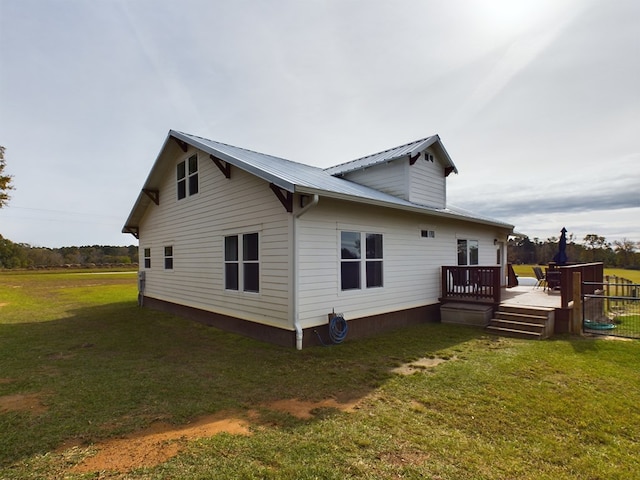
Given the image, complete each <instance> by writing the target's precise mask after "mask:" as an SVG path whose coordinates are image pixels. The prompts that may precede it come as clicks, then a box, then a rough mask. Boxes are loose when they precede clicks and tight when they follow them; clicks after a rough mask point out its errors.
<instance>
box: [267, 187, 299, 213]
mask: <svg viewBox="0 0 640 480" xmlns="http://www.w3.org/2000/svg"><path fill="white" fill-rule="evenodd" d="M269 187H270V188H271V190H273V193H275V194H276V197H278V200H280V203H281V204H282V206H283V207H284V208H285V209H286V210H287V212H289V213H291V212H293V193H291V192H289V191H287V190H283V189H282V188H280V187H278V186H277V185H275V184H274V183H270V184H269Z"/></svg>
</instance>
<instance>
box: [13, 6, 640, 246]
mask: <svg viewBox="0 0 640 480" xmlns="http://www.w3.org/2000/svg"><path fill="white" fill-rule="evenodd" d="M169 129H175V130H180V131H184V132H188V133H192V134H196V135H200V136H203V137H206V138H210V139H213V140H217V141H221V142H224V143H229V144H232V145H237V146H241V147H245V148H250V149H253V150H257V151H260V152H264V153H269V154H273V155H277V156H281V157H284V158H287V159H290V160H295V161H298V162H302V163H307V164H310V165H316V166H320V167H328V166H331V165H334V164H337V163H341V162H344V161H347V160H351V159H354V158H357V157H360V156H363V155H366V154H370V153H374V152H377V151H381V150H385V149H387V148H390V147H394V146H397V145H401V144H404V143H407V142H410V141H412V140H416V139H419V138H423V137H426V136H428V135H431V134H434V133H437V134H439V135H440V138H441V139H442V141H443V143H444V145H445V147H446V148H447V150H448V152H449V154H450V155H451V157H452V158H453V160H454V162H455V163H456V165H457V167H458V170H459V174H458V175H451V176H450V177H449V179H450V180H449V190H448V201H449V203H450V204H452V205H456V206H458V207H462V208H467V209H469V210H472V211H474V212H477V213H478V214H481V215H485V216H492V217H495V218H497V219H500V220H505V221H508V222H510V223H513V224H514V225H515V226H516V230H517V231H518V232H521V233H525V234H527V235H529V236H530V237H531V238H535V237H538V238H541V239H546V238H549V237H552V236H558V235H559V231H560V229H561V228H562V227H566V228H567V229H568V231H569V232H570V233H573V234H574V235H575V237H576V238H577V239H578V240H581V239H582V238H583V237H584V236H585V235H586V234H589V233H596V234H598V235H602V236H605V237H606V238H607V239H608V240H610V241H613V240H616V239H623V238H627V239H630V240H634V241H640V2H639V1H638V0H519V1H512V0H482V1H480V0H447V1H444V0H437V1H436V0H402V1H399V0H396V1H391V0H387V1H384V0H366V1H365V0H304V1H301V0H269V1H267V0H263V1H260V0H234V1H222V0H100V1H98V0H57V1H52V0H0V145H4V146H5V147H6V149H7V150H6V160H7V169H6V171H5V173H9V174H11V175H13V176H14V184H15V188H16V189H15V191H13V192H12V199H11V201H10V205H9V207H7V208H3V209H1V210H0V234H2V235H3V236H4V237H5V238H9V239H10V240H12V241H14V242H24V243H29V244H32V245H38V246H48V247H58V246H69V245H92V244H112V245H127V244H131V243H135V242H136V241H135V239H134V238H133V237H132V236H130V235H124V234H122V233H120V230H121V228H122V225H123V223H124V221H125V220H126V218H127V216H128V214H129V211H130V209H131V207H132V205H133V203H134V201H135V198H136V197H137V195H138V192H139V190H140V188H141V187H142V184H143V182H144V180H145V178H146V176H147V174H148V172H149V170H150V168H151V165H152V164H153V162H154V160H155V158H156V156H157V154H158V152H159V150H160V147H161V145H162V143H163V142H164V140H165V137H166V135H167V132H168V131H169Z"/></svg>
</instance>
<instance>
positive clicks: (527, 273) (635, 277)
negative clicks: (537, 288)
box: [513, 265, 640, 283]
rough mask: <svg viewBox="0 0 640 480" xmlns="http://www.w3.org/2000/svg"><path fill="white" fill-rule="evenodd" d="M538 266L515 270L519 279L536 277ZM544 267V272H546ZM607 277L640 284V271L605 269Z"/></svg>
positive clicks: (516, 268) (515, 266)
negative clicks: (534, 272)
mask: <svg viewBox="0 0 640 480" xmlns="http://www.w3.org/2000/svg"><path fill="white" fill-rule="evenodd" d="M535 266H537V265H513V270H514V271H515V272H516V275H518V276H519V277H535V275H534V274H533V267H535ZM544 268H545V267H544V266H543V268H542V270H543V271H544ZM604 274H605V275H615V276H617V277H622V278H626V279H627V280H631V281H632V282H633V283H640V270H628V269H626V268H605V269H604Z"/></svg>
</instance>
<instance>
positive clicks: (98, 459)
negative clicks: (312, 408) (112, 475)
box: [72, 414, 250, 473]
mask: <svg viewBox="0 0 640 480" xmlns="http://www.w3.org/2000/svg"><path fill="white" fill-rule="evenodd" d="M223 432H226V433H231V434H234V435H249V433H250V432H249V424H248V423H247V422H246V421H245V420H243V419H240V418H234V417H227V416H226V415H220V414H218V415H210V416H207V417H202V418H200V419H199V420H197V421H195V422H193V423H190V424H188V425H185V426H182V427H176V426H175V425H170V424H168V423H164V422H159V423H156V424H154V425H152V426H151V427H149V428H148V429H146V430H143V431H141V432H138V433H136V434H133V435H129V436H127V437H124V438H118V439H114V440H108V441H106V442H103V443H99V444H97V445H95V448H96V449H97V450H98V453H97V454H96V455H94V456H92V457H89V458H86V459H85V460H84V461H83V462H82V463H80V464H78V465H76V466H75V467H74V468H73V469H72V471H74V472H78V473H88V472H96V471H102V470H115V471H118V472H128V471H131V470H133V469H135V468H140V467H152V466H154V465H158V464H160V463H162V462H165V461H167V460H168V459H170V458H171V457H173V456H175V455H177V454H178V453H179V451H180V450H181V449H182V448H184V446H185V445H186V442H187V441H189V440H194V439H198V438H205V437H211V436H213V435H216V434H218V433H223Z"/></svg>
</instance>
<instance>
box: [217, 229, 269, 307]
mask: <svg viewBox="0 0 640 480" xmlns="http://www.w3.org/2000/svg"><path fill="white" fill-rule="evenodd" d="M253 233H255V234H257V235H258V260H247V261H246V262H245V261H244V259H243V254H244V251H243V241H244V238H243V237H244V236H245V235H251V234H253ZM227 237H238V244H237V248H238V252H237V253H238V260H227V259H226V257H225V254H226V246H225V242H226V239H227ZM231 263H233V264H237V265H238V289H237V290H235V289H230V288H227V277H226V275H227V274H226V265H227V264H231ZM245 263H252V264H257V265H258V291H257V292H254V291H251V290H245V289H244V268H243V266H244V264H245ZM222 264H223V270H222V286H223V288H222V290H223V292H225V293H228V294H230V295H258V296H259V295H261V294H262V231H261V230H260V229H249V228H248V229H242V230H240V231H238V230H233V231H232V230H229V231H226V232H223V235H222Z"/></svg>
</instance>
